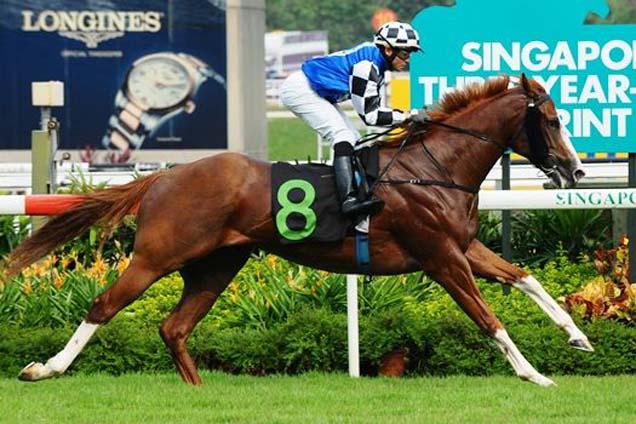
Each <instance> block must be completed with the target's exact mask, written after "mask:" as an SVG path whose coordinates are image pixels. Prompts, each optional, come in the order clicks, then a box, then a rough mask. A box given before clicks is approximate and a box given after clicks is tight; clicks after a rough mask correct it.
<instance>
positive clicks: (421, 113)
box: [408, 109, 431, 124]
mask: <svg viewBox="0 0 636 424" xmlns="http://www.w3.org/2000/svg"><path fill="white" fill-rule="evenodd" d="M408 119H409V120H410V121H411V122H417V123H418V124H428V123H429V122H431V118H429V117H428V112H427V111H426V109H412V110H411V112H409V117H408Z"/></svg>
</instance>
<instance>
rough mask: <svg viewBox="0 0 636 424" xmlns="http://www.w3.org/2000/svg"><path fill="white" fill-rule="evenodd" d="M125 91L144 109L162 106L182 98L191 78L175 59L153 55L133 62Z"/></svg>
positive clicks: (164, 106) (187, 89)
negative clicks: (153, 56)
mask: <svg viewBox="0 0 636 424" xmlns="http://www.w3.org/2000/svg"><path fill="white" fill-rule="evenodd" d="M127 85H128V93H129V95H130V96H131V97H133V98H134V99H135V100H137V101H138V102H139V103H141V105H143V106H145V107H146V108H148V109H165V108H170V107H173V106H175V105H177V104H179V103H180V102H182V101H183V100H184V99H185V98H186V97H187V96H188V93H189V92H190V86H191V80H190V76H189V74H188V71H187V70H186V68H185V67H184V66H183V65H181V64H180V63H179V62H177V61H175V60H173V59H170V58H167V57H156V58H152V59H148V60H145V61H143V62H141V63H139V64H137V65H136V66H135V67H134V68H133V69H132V70H131V72H130V75H129V76H128V82H127Z"/></svg>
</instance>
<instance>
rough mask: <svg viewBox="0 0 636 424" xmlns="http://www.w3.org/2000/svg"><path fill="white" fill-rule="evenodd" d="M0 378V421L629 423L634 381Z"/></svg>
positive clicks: (634, 415) (635, 407)
mask: <svg viewBox="0 0 636 424" xmlns="http://www.w3.org/2000/svg"><path fill="white" fill-rule="evenodd" d="M202 377H203V379H204V382H205V383H204V386H202V387H189V386H186V385H184V384H183V383H181V381H180V380H179V379H178V377H177V376H176V374H159V375H150V374H145V375H144V374H135V375H124V376H120V377H113V376H106V375H74V376H65V377H62V378H58V379H53V380H47V381H42V382H38V383H24V382H20V381H18V380H9V379H2V380H0V422H1V423H63V422H64V423H117V424H121V423H126V424H128V423H144V424H151V423H471V424H479V423H488V424H493V423H506V424H510V423H542V424H543V423H559V424H567V423H586V424H587V423H613V424H616V423H634V422H636V403H634V402H633V394H634V387H636V376H611V377H573V376H568V377H565V376H563V377H560V376H557V377H555V378H554V379H555V381H556V382H557V384H558V387H552V388H541V387H538V386H535V385H532V384H530V383H524V382H522V381H520V380H519V379H517V378H514V377H449V378H404V379H386V378H360V379H351V378H349V377H348V376H346V375H342V374H329V375H325V374H305V375H301V376H294V377H289V376H271V377H251V376H232V375H226V374H221V373H209V372H206V373H203V374H202Z"/></svg>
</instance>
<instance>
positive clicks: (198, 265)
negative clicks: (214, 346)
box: [160, 247, 251, 385]
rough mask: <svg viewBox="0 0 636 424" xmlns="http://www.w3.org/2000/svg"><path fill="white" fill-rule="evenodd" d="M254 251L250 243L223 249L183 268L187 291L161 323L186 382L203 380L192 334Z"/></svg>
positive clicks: (162, 334)
mask: <svg viewBox="0 0 636 424" xmlns="http://www.w3.org/2000/svg"><path fill="white" fill-rule="evenodd" d="M250 251H251V249H250V248H247V247H236V248H232V249H223V250H219V251H217V252H215V253H214V254H212V255H210V256H208V257H205V258H203V259H200V260H199V261H197V262H195V263H192V264H189V265H187V266H186V267H184V268H183V269H182V270H181V275H182V276H183V280H184V286H183V294H182V297H181V300H180V301H179V304H178V305H177V306H176V307H175V308H174V310H173V311H172V313H171V314H170V315H169V316H168V318H167V319H166V321H164V323H163V324H162V325H161V330H160V334H161V338H162V339H163V341H164V343H165V344H166V346H167V347H168V349H169V350H170V353H171V354H172V358H173V360H174V363H175V366H176V367H177V370H178V372H179V375H181V378H182V379H183V381H185V382H186V383H189V384H196V385H198V384H201V383H202V381H201V377H199V374H198V372H197V368H196V365H195V364H194V361H193V360H192V357H191V356H190V354H189V353H188V347H187V340H188V337H189V336H190V334H191V333H192V330H193V329H194V327H195V326H196V325H197V323H198V322H199V321H200V320H201V319H202V318H203V317H204V316H205V315H206V314H207V313H208V311H209V310H210V308H211V307H212V305H214V302H215V301H216V299H217V298H218V297H219V295H220V294H221V293H222V292H223V290H224V289H225V288H226V287H227V285H228V284H229V283H230V281H232V278H234V276H235V275H236V273H237V272H238V271H239V270H240V269H241V268H242V267H243V265H244V264H245V262H246V261H247V258H248V257H249V254H250Z"/></svg>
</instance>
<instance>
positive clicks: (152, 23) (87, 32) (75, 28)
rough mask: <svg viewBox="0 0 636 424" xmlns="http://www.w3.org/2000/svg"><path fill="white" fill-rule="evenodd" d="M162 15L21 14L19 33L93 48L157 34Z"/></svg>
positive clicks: (152, 13)
mask: <svg viewBox="0 0 636 424" xmlns="http://www.w3.org/2000/svg"><path fill="white" fill-rule="evenodd" d="M162 16H163V13H162V12H155V11H149V12H143V11H127V12H118V11H105V10H104V11H92V10H83V11H77V10H69V11H61V10H44V11H42V12H40V13H39V14H38V15H36V14H35V13H34V12H33V11H31V10H23V11H22V31H28V32H37V31H44V32H57V33H58V34H59V35H61V36H62V37H68V38H72V39H74V40H78V41H82V42H84V43H85V44H86V47H89V48H95V47H97V45H98V44H99V43H101V42H102V41H106V40H110V39H112V38H117V37H122V36H123V35H124V34H125V33H126V32H158V31H160V30H161V17H162Z"/></svg>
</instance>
